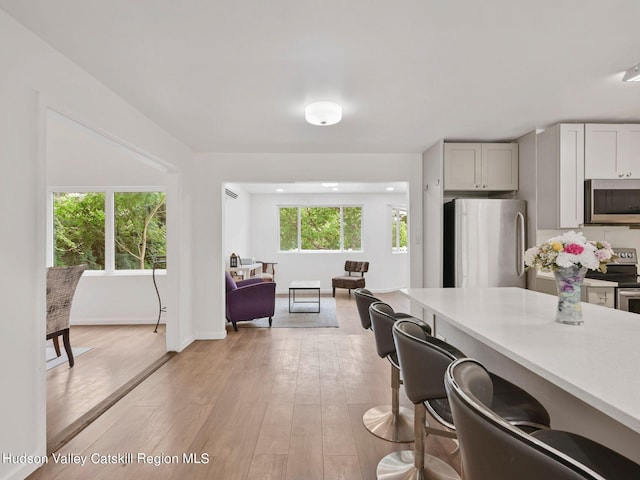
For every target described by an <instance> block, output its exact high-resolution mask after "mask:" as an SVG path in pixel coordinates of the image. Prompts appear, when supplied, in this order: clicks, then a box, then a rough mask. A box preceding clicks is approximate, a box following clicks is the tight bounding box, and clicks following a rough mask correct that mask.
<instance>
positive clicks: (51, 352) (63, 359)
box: [46, 345, 93, 370]
mask: <svg viewBox="0 0 640 480" xmlns="http://www.w3.org/2000/svg"><path fill="white" fill-rule="evenodd" d="M92 348H93V347H71V351H72V352H73V358H74V359H75V358H78V357H79V356H80V355H82V354H83V353H87V352H88V351H89V350H91V349H92ZM60 352H61V353H62V355H60V356H59V357H56V350H55V348H53V347H47V353H46V359H47V370H51V369H52V368H53V367H57V366H58V365H62V364H63V363H66V364H67V365H68V364H69V359H68V358H67V352H65V351H64V348H63V347H62V345H60Z"/></svg>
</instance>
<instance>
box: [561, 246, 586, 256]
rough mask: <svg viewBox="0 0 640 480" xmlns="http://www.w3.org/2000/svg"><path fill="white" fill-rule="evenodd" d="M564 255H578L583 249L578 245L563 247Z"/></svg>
mask: <svg viewBox="0 0 640 480" xmlns="http://www.w3.org/2000/svg"><path fill="white" fill-rule="evenodd" d="M564 251H565V253H570V254H571V255H580V254H581V253H582V252H584V247H583V246H582V245H578V244H577V243H571V244H569V245H567V246H566V247H564Z"/></svg>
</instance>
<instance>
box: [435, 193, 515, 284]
mask: <svg viewBox="0 0 640 480" xmlns="http://www.w3.org/2000/svg"><path fill="white" fill-rule="evenodd" d="M525 215H526V202H525V201H524V200H502V199H479V198H474V199H464V198H458V199H455V200H452V201H451V202H448V203H446V204H445V205H444V252H443V253H444V258H443V260H444V278H443V285H444V286H445V287H523V288H524V287H525V286H526V275H525V271H524V249H525V223H526V222H525Z"/></svg>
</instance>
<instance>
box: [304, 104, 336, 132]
mask: <svg viewBox="0 0 640 480" xmlns="http://www.w3.org/2000/svg"><path fill="white" fill-rule="evenodd" d="M304 118H305V119H306V120H307V122H309V123H310V124H311V125H319V126H321V127H326V126H329V125H335V124H336V123H338V122H339V121H340V120H342V107H341V106H340V105H338V104H337V103H334V102H315V103H310V104H309V105H307V106H306V107H305V109H304Z"/></svg>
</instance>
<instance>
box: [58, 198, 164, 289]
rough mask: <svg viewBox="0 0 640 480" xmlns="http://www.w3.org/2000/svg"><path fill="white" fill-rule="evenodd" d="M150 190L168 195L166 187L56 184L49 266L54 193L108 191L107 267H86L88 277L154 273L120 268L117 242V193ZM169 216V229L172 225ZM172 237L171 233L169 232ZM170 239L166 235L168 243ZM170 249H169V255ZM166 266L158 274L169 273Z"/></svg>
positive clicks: (105, 201) (105, 218)
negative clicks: (116, 252)
mask: <svg viewBox="0 0 640 480" xmlns="http://www.w3.org/2000/svg"><path fill="white" fill-rule="evenodd" d="M138 192H140V193H148V192H161V193H164V194H165V198H167V189H166V187H159V186H126V187H111V186H110V187H102V186H101V187H87V186H82V187H68V186H62V187H59V186H56V187H48V188H47V206H46V210H47V222H46V235H47V237H46V238H47V249H46V250H47V251H46V261H47V266H51V265H53V264H54V249H55V246H54V242H55V238H54V231H53V230H54V227H53V224H54V222H53V213H54V212H53V196H54V194H56V193H104V222H105V225H104V237H105V239H104V241H105V250H104V263H105V265H104V270H85V271H84V275H86V276H96V277H101V276H118V275H120V276H136V275H151V274H152V272H153V269H151V268H145V269H116V254H115V251H116V245H115V243H116V242H115V229H116V223H115V194H116V193H138ZM168 224H169V222H168V219H167V228H168ZM167 237H168V235H167ZM166 241H167V238H165V242H166ZM168 253H169V252H167V255H168ZM166 272H167V270H166V267H165V268H157V269H156V275H158V274H159V275H166Z"/></svg>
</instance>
